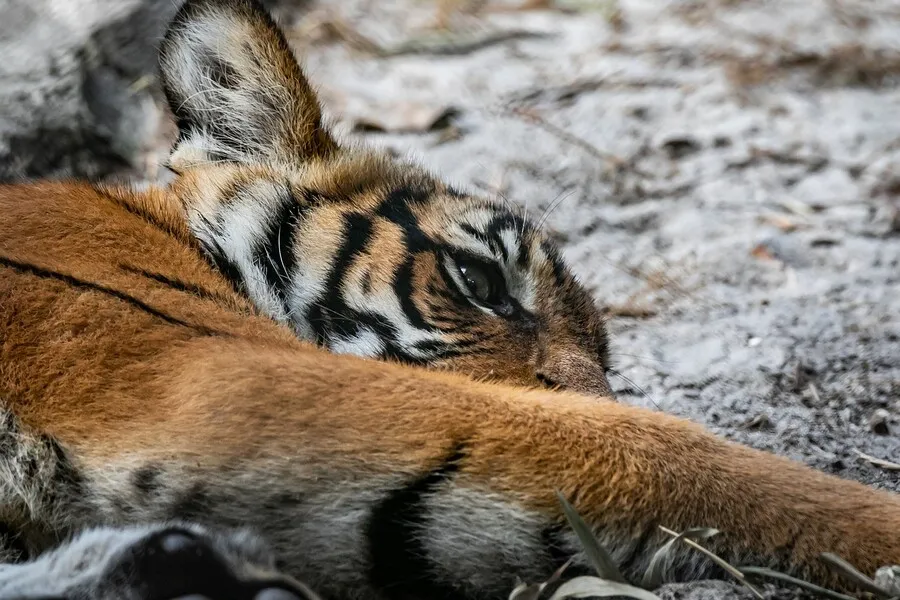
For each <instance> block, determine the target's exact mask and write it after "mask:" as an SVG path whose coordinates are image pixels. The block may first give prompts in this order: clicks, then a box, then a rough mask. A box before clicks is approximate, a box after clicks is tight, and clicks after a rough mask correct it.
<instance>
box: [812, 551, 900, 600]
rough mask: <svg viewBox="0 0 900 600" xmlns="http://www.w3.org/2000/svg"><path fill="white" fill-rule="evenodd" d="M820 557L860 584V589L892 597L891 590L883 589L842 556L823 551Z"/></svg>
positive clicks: (850, 579)
mask: <svg viewBox="0 0 900 600" xmlns="http://www.w3.org/2000/svg"><path fill="white" fill-rule="evenodd" d="M819 558H821V559H822V560H823V561H824V562H825V563H826V564H827V565H828V567H829V568H830V569H831V570H832V571H834V572H835V573H837V574H838V575H840V576H842V577H844V578H845V579H847V580H849V581H852V582H853V583H854V584H855V585H857V586H859V589H861V590H865V591H867V592H871V593H872V594H875V595H876V596H878V597H879V598H890V597H891V593H890V592H888V591H887V590H883V589H881V587H879V586H878V585H876V583H875V582H874V581H872V580H871V579H870V578H868V577H866V576H865V575H864V574H862V573H860V572H859V570H857V568H856V567H854V566H853V565H851V564H850V563H848V562H847V561H846V560H844V559H843V558H841V557H840V556H838V555H836V554H832V553H831V552H823V553H822V554H820V555H819Z"/></svg>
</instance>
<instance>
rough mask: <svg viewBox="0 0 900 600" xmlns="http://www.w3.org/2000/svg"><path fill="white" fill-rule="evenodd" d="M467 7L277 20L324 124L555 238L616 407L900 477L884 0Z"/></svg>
mask: <svg viewBox="0 0 900 600" xmlns="http://www.w3.org/2000/svg"><path fill="white" fill-rule="evenodd" d="M478 4H483V3H477V2H469V3H468V4H467V3H465V2H463V1H462V0H460V1H457V2H445V3H444V5H445V7H451V8H456V9H461V10H457V11H452V10H448V11H444V14H443V15H441V11H440V10H438V9H436V8H435V3H434V2H424V1H421V0H420V1H415V0H405V1H398V2H390V3H387V2H385V3H377V2H357V3H353V2H342V3H340V4H337V3H334V4H332V5H330V6H329V7H327V9H326V10H324V11H314V12H313V13H311V14H308V15H306V16H305V17H304V18H303V19H302V20H301V21H299V22H298V23H297V24H296V27H294V32H295V40H294V41H295V42H296V43H297V46H298V49H299V50H300V52H301V53H302V55H303V56H304V57H305V62H306V65H307V69H308V72H309V74H310V76H311V78H312V79H313V80H314V81H315V83H316V84H317V86H318V87H319V88H320V90H321V92H322V94H323V96H324V98H325V102H326V105H327V109H328V112H329V114H330V116H331V117H332V118H333V119H334V120H335V121H336V122H337V124H338V128H339V131H341V132H342V133H343V135H344V136H345V138H347V139H365V140H366V141H367V142H369V143H375V144H380V145H385V146H387V147H389V148H391V149H394V150H396V151H397V153H399V154H402V155H409V154H411V155H412V156H414V157H416V158H417V159H419V160H421V161H422V162H424V163H425V164H427V165H428V166H430V167H431V168H433V169H434V170H435V171H438V172H440V173H441V174H443V175H445V176H446V177H447V178H449V179H450V180H453V181H455V182H459V183H461V184H463V185H468V186H470V188H472V189H480V190H481V191H484V192H487V193H490V194H496V195H499V196H502V197H504V198H506V199H508V200H509V201H510V202H515V203H519V204H521V205H523V206H526V207H527V209H528V211H529V213H530V214H532V215H533V216H534V217H536V218H538V219H541V220H545V221H546V223H547V225H548V226H550V227H552V228H553V229H554V230H555V231H557V232H558V237H559V239H560V241H561V243H562V244H563V246H564V248H565V253H566V256H567V257H568V259H569V260H570V261H571V263H572V265H573V266H574V268H575V270H576V271H577V273H578V274H579V275H580V277H581V278H582V279H583V280H584V281H585V282H586V283H587V285H588V286H589V287H590V289H591V290H593V291H594V292H595V293H596V296H597V298H598V301H599V302H601V303H603V304H605V305H607V306H608V307H609V312H610V327H611V331H612V333H613V338H614V347H615V351H614V355H615V366H616V368H617V369H618V371H620V372H621V374H622V375H623V377H622V378H621V379H619V380H618V381H617V382H614V385H616V387H617V388H618V393H619V395H620V397H621V399H622V400H624V401H627V402H633V403H635V404H639V405H643V406H648V407H651V408H655V409H658V410H662V411H666V412H671V413H675V414H678V415H682V416H685V417H688V418H690V419H693V420H696V421H699V422H701V423H704V424H705V425H707V426H708V427H710V428H711V429H712V430H714V431H716V432H718V433H720V434H722V435H724V436H726V437H728V438H730V439H733V440H737V441H741V442H744V443H747V444H750V445H752V446H755V447H757V448H763V449H769V450H772V451H775V452H778V453H780V454H784V455H787V456H790V457H792V458H795V459H798V460H802V461H805V462H807V463H808V464H811V465H814V466H815V467H818V468H820V469H823V470H826V471H829V472H832V473H835V474H837V475H840V476H842V477H847V478H854V479H858V480H861V481H864V482H866V483H869V484H872V485H875V486H878V487H884V488H888V489H893V490H900V471H896V470H890V469H888V468H884V467H882V466H877V465H876V464H873V463H872V462H871V461H869V460H866V459H865V458H861V457H860V454H859V453H860V452H861V453H864V454H865V455H868V456H870V457H876V458H879V459H884V460H890V461H900V417H898V415H900V86H898V84H900V2H897V1H887V0H877V1H876V0H871V1H868V2H866V1H863V0H856V1H851V0H833V1H831V2H828V1H824V0H818V1H815V2H809V1H808V0H805V1H793V0H785V1H782V2H764V1H760V0H757V1H754V0H739V1H738V0H732V1H726V0H719V1H680V2H664V1H662V0H619V2H614V1H605V2H604V1H600V2H582V3H578V4H576V3H574V2H573V3H564V2H559V3H558V4H559V5H562V6H563V7H568V8H570V9H571V11H566V10H549V11H547V10H545V11H511V12H496V11H490V10H485V9H484V8H481V9H480V12H479V13H478V14H477V15H474V16H473V15H471V14H468V15H467V14H466V11H472V10H479V7H478V6H477V5H478ZM487 7H488V8H489V9H490V8H496V7H497V4H496V3H487ZM435 24H437V25H439V26H443V27H448V28H449V29H448V30H444V31H435V30H433V29H431V27H433V26H434V25H435ZM501 40H503V41H501ZM626 378H627V379H626ZM629 380H630V381H629ZM892 533H896V532H892ZM770 593H772V594H775V595H778V596H779V597H791V596H792V594H790V593H788V592H783V591H782V592H776V591H774V590H772V591H770ZM664 594H665V595H666V596H668V597H671V598H701V597H704V598H707V597H708V598H731V597H747V596H746V592H740V593H739V592H738V591H737V588H736V587H733V586H731V585H729V584H718V583H717V584H711V585H693V586H671V587H669V588H666V589H665V590H664Z"/></svg>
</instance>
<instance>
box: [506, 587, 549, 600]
mask: <svg viewBox="0 0 900 600" xmlns="http://www.w3.org/2000/svg"><path fill="white" fill-rule="evenodd" d="M543 590H544V584H542V583H520V584H519V585H517V586H516V587H515V588H514V589H513V591H512V592H511V593H510V594H509V600H537V599H538V598H539V597H540V595H541V592H542V591H543Z"/></svg>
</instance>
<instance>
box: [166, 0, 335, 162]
mask: <svg viewBox="0 0 900 600" xmlns="http://www.w3.org/2000/svg"><path fill="white" fill-rule="evenodd" d="M160 72H161V75H162V83H163V89H164V90H165V93H166V97H167V99H168V101H169V105H170V106H171V108H172V112H173V113H174V114H175V118H176V120H177V122H178V129H179V134H180V135H179V139H178V142H177V143H176V145H175V148H174V150H173V152H172V156H171V157H170V164H171V166H172V168H173V169H175V170H176V171H179V170H182V169H184V168H187V167H190V166H193V165H197V164H203V163H207V162H210V161H222V160H225V161H236V162H278V163H285V164H288V165H295V164H297V163H299V162H303V161H304V160H307V159H309V158H311V157H314V156H327V155H329V154H332V153H334V152H336V151H337V144H336V143H335V141H334V139H333V138H332V137H331V135H329V133H328V132H327V131H326V130H325V129H324V128H323V126H322V111H321V108H320V107H319V102H318V99H317V98H316V94H315V92H314V91H313V89H312V88H311V87H310V85H309V82H308V81H307V80H306V77H305V76H304V75H303V71H302V70H301V69H300V65H299V64H297V60H296V59H295V58H294V55H293V53H292V52H291V49H290V47H289V46H288V43H287V40H286V39H285V37H284V34H283V33H282V32H281V31H280V30H279V29H278V26H277V25H276V24H275V22H274V21H273V20H272V18H271V17H270V16H269V14H268V13H267V12H266V11H265V9H264V8H263V7H262V6H260V5H259V4H258V3H257V2H256V0H187V2H185V3H184V5H183V6H182V7H181V10H179V12H178V14H177V15H176V16H175V18H174V19H173V20H172V23H171V24H170V25H169V29H168V31H167V32H166V36H165V39H164V40H163V42H162V45H161V46H160Z"/></svg>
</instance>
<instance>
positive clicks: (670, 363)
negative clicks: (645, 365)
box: [609, 352, 678, 365]
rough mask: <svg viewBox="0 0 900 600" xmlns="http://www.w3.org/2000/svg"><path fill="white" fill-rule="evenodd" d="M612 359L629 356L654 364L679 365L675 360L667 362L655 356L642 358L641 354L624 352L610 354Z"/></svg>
mask: <svg viewBox="0 0 900 600" xmlns="http://www.w3.org/2000/svg"><path fill="white" fill-rule="evenodd" d="M609 356H610V358H614V357H616V356H628V357H629V358H637V359H639V360H651V361H653V362H658V363H660V364H664V365H677V364H678V361H674V360H665V359H663V358H655V357H653V356H642V355H640V354H625V353H624V352H612V353H610V355H609Z"/></svg>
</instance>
